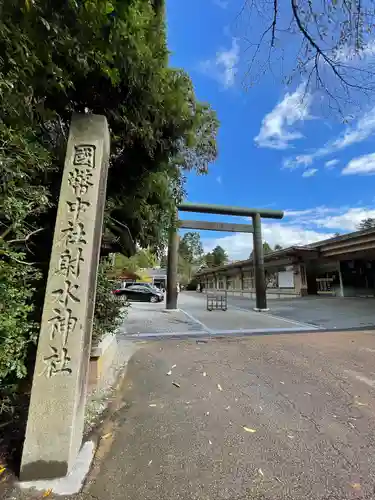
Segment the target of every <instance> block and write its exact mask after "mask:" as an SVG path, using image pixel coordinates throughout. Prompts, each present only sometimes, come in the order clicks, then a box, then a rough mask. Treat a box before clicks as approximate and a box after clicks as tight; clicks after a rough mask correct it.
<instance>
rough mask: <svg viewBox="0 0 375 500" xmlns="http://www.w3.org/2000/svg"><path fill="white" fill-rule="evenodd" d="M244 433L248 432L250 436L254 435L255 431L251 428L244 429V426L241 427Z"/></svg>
mask: <svg viewBox="0 0 375 500" xmlns="http://www.w3.org/2000/svg"><path fill="white" fill-rule="evenodd" d="M243 429H244V431H246V432H250V433H251V434H254V432H256V430H255V429H252V428H251V427H246V426H245V425H244V426H243Z"/></svg>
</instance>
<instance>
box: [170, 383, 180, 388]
mask: <svg viewBox="0 0 375 500" xmlns="http://www.w3.org/2000/svg"><path fill="white" fill-rule="evenodd" d="M172 384H173V385H174V386H175V387H181V386H180V384H178V383H177V382H172Z"/></svg>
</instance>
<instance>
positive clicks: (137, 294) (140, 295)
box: [112, 285, 164, 302]
mask: <svg viewBox="0 0 375 500" xmlns="http://www.w3.org/2000/svg"><path fill="white" fill-rule="evenodd" d="M112 293H113V294H114V295H116V296H125V297H126V298H127V299H128V300H130V301H134V302H161V301H162V300H163V299H164V295H163V294H162V293H161V292H160V291H159V290H156V289H154V288H152V287H148V286H143V285H131V286H127V287H126V288H116V289H115V290H113V291H112Z"/></svg>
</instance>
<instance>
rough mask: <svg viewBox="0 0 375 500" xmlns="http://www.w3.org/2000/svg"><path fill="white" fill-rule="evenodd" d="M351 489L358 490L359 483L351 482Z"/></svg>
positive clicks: (359, 487)
mask: <svg viewBox="0 0 375 500" xmlns="http://www.w3.org/2000/svg"><path fill="white" fill-rule="evenodd" d="M350 486H351V487H352V488H353V490H360V489H361V485H360V484H359V483H351V485H350Z"/></svg>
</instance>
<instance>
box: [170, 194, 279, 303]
mask: <svg viewBox="0 0 375 500" xmlns="http://www.w3.org/2000/svg"><path fill="white" fill-rule="evenodd" d="M178 210H180V211H181V212H195V213H202V214H216V215H231V216H233V215H234V216H240V217H251V218H252V224H231V223H217V222H204V221H194V220H176V221H175V222H176V223H175V224H174V226H173V227H172V228H171V229H170V232H169V243H168V264H167V309H177V299H178V294H177V262H178V241H179V237H178V233H177V231H178V228H184V229H199V230H206V231H207V230H208V231H227V232H242V233H253V252H254V253H253V255H254V271H255V273H254V274H255V294H256V307H255V308H254V310H256V311H267V296H266V281H265V273H264V254H263V242H262V223H261V218H262V217H263V218H265V219H282V218H283V216H284V212H282V211H280V210H265V209H258V208H245V207H226V206H222V205H206V204H200V203H182V204H181V205H179V206H178Z"/></svg>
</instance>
